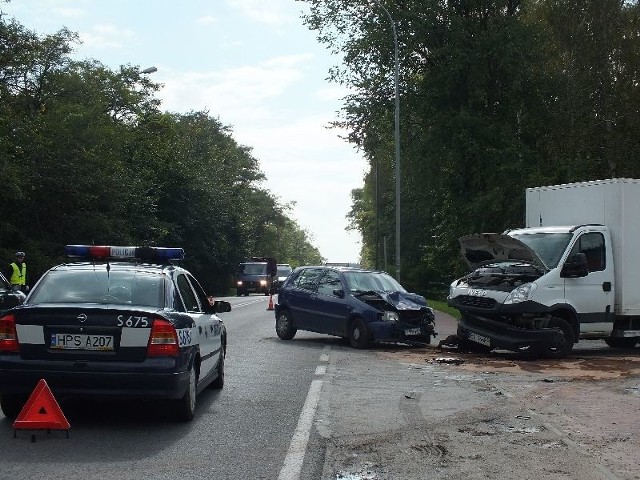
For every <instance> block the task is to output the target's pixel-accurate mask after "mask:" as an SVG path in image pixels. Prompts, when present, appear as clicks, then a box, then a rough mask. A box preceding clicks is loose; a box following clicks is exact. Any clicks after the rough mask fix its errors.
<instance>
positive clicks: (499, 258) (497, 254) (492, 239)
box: [458, 233, 547, 270]
mask: <svg viewBox="0 0 640 480" xmlns="http://www.w3.org/2000/svg"><path fill="white" fill-rule="evenodd" d="M458 241H459V242H460V250H461V251H462V257H463V258H464V260H465V261H466V262H467V265H469V268H471V269H472V270H475V269H476V268H478V267H481V266H482V265H486V264H488V263H493V262H505V261H515V262H518V261H521V262H527V263H530V264H533V265H537V266H539V267H542V268H544V269H545V270H547V267H546V266H545V264H544V262H543V261H542V260H540V257H538V255H537V254H536V252H534V251H533V250H531V249H530V248H529V247H528V246H527V245H525V244H524V243H522V242H521V241H520V240H516V239H515V238H513V237H510V236H509V235H502V234H500V233H476V234H473V235H466V236H464V237H461V238H460V239H459V240H458Z"/></svg>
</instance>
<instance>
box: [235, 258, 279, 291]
mask: <svg viewBox="0 0 640 480" xmlns="http://www.w3.org/2000/svg"><path fill="white" fill-rule="evenodd" d="M275 275H276V261H275V259H274V258H270V257H251V259H249V260H248V261H246V262H243V263H241V264H240V265H238V274H237V275H236V295H238V296H239V297H240V296H242V295H249V294H250V293H262V294H264V295H270V294H272V293H273V292H274V288H275V285H274V284H275V281H274V280H275Z"/></svg>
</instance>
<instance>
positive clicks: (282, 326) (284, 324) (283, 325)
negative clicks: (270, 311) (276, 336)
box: [278, 314, 289, 333]
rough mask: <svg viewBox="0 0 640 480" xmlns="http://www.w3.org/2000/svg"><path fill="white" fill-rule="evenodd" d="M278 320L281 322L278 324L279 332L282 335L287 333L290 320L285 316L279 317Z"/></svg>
mask: <svg viewBox="0 0 640 480" xmlns="http://www.w3.org/2000/svg"><path fill="white" fill-rule="evenodd" d="M278 319H279V320H280V321H279V322H278V331H279V332H280V333H284V332H286V331H287V328H288V327H289V319H288V318H287V316H286V315H284V314H282V315H280V317H278Z"/></svg>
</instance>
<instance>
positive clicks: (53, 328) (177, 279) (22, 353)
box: [0, 245, 231, 421]
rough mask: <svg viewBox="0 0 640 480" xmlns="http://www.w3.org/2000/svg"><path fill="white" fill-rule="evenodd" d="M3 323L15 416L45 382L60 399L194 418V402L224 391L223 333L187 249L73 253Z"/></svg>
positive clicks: (2, 347) (3, 359) (1, 376)
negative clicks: (143, 403) (152, 405)
mask: <svg viewBox="0 0 640 480" xmlns="http://www.w3.org/2000/svg"><path fill="white" fill-rule="evenodd" d="M65 253H66V255H67V256H69V257H73V258H75V259H76V260H77V261H75V262H73V263H65V264H62V265H58V266H56V267H53V268H51V269H50V270H49V271H47V272H46V273H45V274H44V275H43V276H42V277H41V278H40V280H39V281H38V282H37V284H36V285H35V286H34V287H33V289H32V290H31V292H30V293H29V295H28V297H27V299H26V300H25V302H24V303H23V304H22V305H19V306H17V307H15V308H12V309H11V310H9V311H8V312H6V313H5V314H4V315H2V317H0V406H1V407H2V411H3V413H4V414H5V415H6V416H7V417H9V418H15V417H16V416H17V415H18V414H19V413H20V410H21V409H22V407H23V405H24V403H25V402H26V400H27V398H28V396H29V395H30V394H31V392H32V391H33V389H34V388H35V386H36V385H37V383H38V381H39V380H40V379H42V378H44V379H45V380H46V381H47V384H48V385H49V387H50V388H51V390H52V391H53V393H54V395H56V396H57V397H67V396H83V397H84V396H94V397H103V398H104V397H137V398H147V399H149V398H151V399H168V400H169V401H170V404H171V415H172V416H174V417H175V418H177V419H179V420H184V421H189V420H191V419H193V417H194V414H195V409H196V396H197V394H198V393H200V391H201V390H202V389H204V388H206V387H208V386H210V387H212V388H222V387H223V385H224V359H225V354H226V344H227V333H226V329H225V327H224V324H223V322H222V320H221V319H220V318H219V317H218V316H217V313H220V312H228V311H230V310H231V305H230V304H229V303H228V302H224V301H215V302H210V301H209V299H208V297H207V295H206V294H205V292H204V290H203V289H202V287H201V286H200V284H199V283H198V281H197V280H196V279H195V278H194V277H193V276H192V275H191V274H190V273H189V272H188V271H187V270H185V269H184V268H181V267H179V266H177V265H175V264H172V262H173V261H175V260H182V259H183V258H184V251H183V249H181V248H161V247H115V246H86V245H67V247H66V248H65Z"/></svg>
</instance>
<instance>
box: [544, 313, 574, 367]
mask: <svg viewBox="0 0 640 480" xmlns="http://www.w3.org/2000/svg"><path fill="white" fill-rule="evenodd" d="M547 328H553V329H556V330H560V331H561V332H562V335H561V336H559V337H556V339H555V340H554V341H552V342H551V343H549V344H548V345H547V347H546V349H545V350H544V351H543V352H541V354H542V355H543V356H544V357H545V358H564V357H566V356H567V355H569V354H570V353H571V350H572V349H573V343H574V340H575V335H574V333H573V329H572V328H571V325H569V323H568V322H567V321H566V320H564V319H563V318H559V317H551V318H550V319H549V323H548V325H547Z"/></svg>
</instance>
